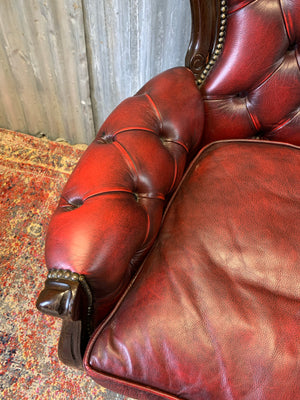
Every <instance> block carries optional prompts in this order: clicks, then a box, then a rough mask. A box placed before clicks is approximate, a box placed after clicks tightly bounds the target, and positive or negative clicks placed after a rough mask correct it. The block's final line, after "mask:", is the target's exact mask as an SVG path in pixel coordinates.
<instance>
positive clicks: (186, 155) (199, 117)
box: [37, 68, 203, 327]
mask: <svg viewBox="0 0 300 400" xmlns="http://www.w3.org/2000/svg"><path fill="white" fill-rule="evenodd" d="M202 127H203V106H202V100H201V95H200V93H199V91H198V89H197V87H196V85H195V82H194V76H193V74H192V73H191V71H190V70H188V69H186V68H174V69H171V70H169V71H166V72H164V73H162V74H160V75H158V76H157V77H155V78H154V79H152V80H151V81H149V82H148V83H147V84H146V85H145V86H144V87H143V88H142V89H141V90H140V91H139V92H138V93H137V94H136V95H135V96H133V97H131V98H128V99H127V100H125V101H123V102H122V103H121V104H120V105H119V106H118V107H117V108H116V109H115V110H114V111H113V112H112V114H111V115H110V116H109V117H108V118H107V120H106V121H105V122H104V124H103V126H102V127H101V128H100V130H99V133H98V135H97V137H96V139H95V140H94V141H93V142H92V144H91V145H90V146H89V147H88V149H87V150H86V152H85V153H84V154H83V156H82V158H81V160H80V162H79V163H78V165H77V167H76V168H75V170H74V172H73V173H72V175H71V177H70V178H69V180H68V182H67V184H66V186H65V188H64V190H63V193H62V196H61V200H60V202H59V205H58V207H57V209H56V211H55V212H54V215H53V217H52V219H51V222H50V225H49V228H48V233H47V238H46V263H47V268H48V269H49V270H50V275H49V277H48V280H47V281H48V283H47V282H46V283H47V284H46V287H45V290H44V292H42V293H41V295H40V299H39V300H38V302H37V306H38V308H39V309H40V310H41V311H43V312H45V313H48V314H51V315H57V316H60V317H62V318H65V319H66V318H69V319H70V318H71V317H70V316H71V315H72V312H71V311H66V310H63V309H64V308H65V307H67V306H68V305H70V304H71V303H72V302H69V303H68V302H61V301H60V299H63V298H64V295H63V293H64V292H63V289H62V292H56V294H55V293H54V291H53V285H52V283H51V282H53V281H54V282H58V281H59V280H60V279H61V278H59V277H58V275H55V273H56V274H59V271H61V270H68V271H70V272H73V273H77V274H79V276H83V277H84V278H85V279H86V282H87V284H88V286H89V288H90V291H91V293H92V303H93V316H92V321H90V323H89V325H90V326H94V327H95V326H97V324H98V323H99V322H100V321H101V320H102V319H103V318H104V317H105V316H106V315H107V314H108V312H109V311H110V310H111V309H112V308H113V306H114V305H115V304H116V302H117V301H118V299H119V298H120V296H121V295H122V293H123V291H124V290H125V288H126V286H127V285H128V282H129V281H130V279H131V278H132V276H133V274H134V273H135V272H136V270H137V268H138V267H139V265H140V264H141V262H142V260H143V259H144V257H145V255H146V254H147V252H148V251H149V249H150V247H151V246H152V244H153V241H154V239H155V237H156V235H157V233H158V230H159V227H160V224H161V220H162V215H163V210H164V208H165V206H166V203H167V200H168V198H169V196H170V195H171V193H172V192H173V191H174V190H175V188H176V187H177V186H178V184H179V182H180V180H181V178H182V175H183V173H184V170H185V168H186V166H187V163H188V160H190V159H191V158H192V156H193V155H194V154H195V152H196V151H197V149H198V148H199V145H200V142H201V135H202ZM55 271H58V272H55ZM54 286H55V285H54ZM62 288H63V286H62ZM71 292H72V290H71V291H70V292H69V294H70V293H71ZM83 292H84V291H83ZM72 293H73V292H72ZM57 296H58V297H57ZM73 296H75V294H74V293H73ZM78 298H79V300H78V301H77V303H78V302H79V306H78V304H77V305H76V307H80V304H81V303H80V302H81V300H80V296H79V297H78ZM73 306H74V307H75V305H74V304H73ZM57 310H59V311H57ZM75 314H76V313H75ZM79 314H80V313H78V312H77V314H76V315H79ZM66 316H68V317H66ZM71 319H72V318H71Z"/></svg>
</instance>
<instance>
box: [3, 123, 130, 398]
mask: <svg viewBox="0 0 300 400" xmlns="http://www.w3.org/2000/svg"><path fill="white" fill-rule="evenodd" d="M84 148H85V146H81V147H80V146H70V145H68V144H63V143H54V142H50V141H48V140H45V139H38V138H35V137H32V136H29V135H24V134H21V133H17V132H12V131H7V130H3V129H0V277H1V279H0V398H1V399H22V400H25V399H28V400H34V399H44V400H46V399H51V400H52V399H56V400H60V399H61V400H65V399H68V400H69V399H74V400H75V399H76V400H81V399H84V400H89V399H90V400H94V399H97V400H113V399H121V400H125V399H128V398H125V397H124V396H121V395H118V394H115V393H112V392H110V391H108V390H106V389H104V388H102V387H100V386H97V385H96V384H95V383H94V382H93V381H92V380H91V379H90V378H88V377H86V376H85V374H84V373H83V372H79V371H77V370H73V369H71V368H68V367H65V366H64V365H63V364H61V363H60V361H59V360H58V357H57V342H58V337H59V332H60V324H61V323H60V321H58V320H56V319H54V318H51V317H47V316H45V315H43V314H41V313H39V312H38V311H37V310H36V308H35V301H36V299H37V296H38V293H39V292H40V290H41V289H42V288H43V282H44V279H45V278H46V269H45V264H44V256H43V254H44V238H45V231H46V228H47V225H48V222H49V218H50V216H51V214H52V212H53V210H54V208H55V206H56V203H57V201H58V197H59V193H60V191H61V189H62V187H63V185H64V183H65V181H66V179H67V178H68V176H69V174H70V172H71V171H72V169H73V168H74V166H75V164H76V163H77V161H78V159H79V158H80V156H81V154H82V152H83V150H84Z"/></svg>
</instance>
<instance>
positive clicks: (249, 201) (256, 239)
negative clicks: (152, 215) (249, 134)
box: [84, 140, 300, 400]
mask: <svg viewBox="0 0 300 400" xmlns="http://www.w3.org/2000/svg"><path fill="white" fill-rule="evenodd" d="M299 150H300V149H299V148H298V147H296V146H292V145H288V144H279V143H273V142H266V141H246V140H244V141H243V140H239V141H224V142H217V143H214V144H212V145H209V146H208V147H206V148H205V149H204V150H203V151H202V152H201V153H200V154H199V155H198V156H197V158H196V159H195V161H194V162H193V163H192V165H191V167H190V168H189V170H188V171H187V173H186V175H185V178H184V180H183V183H182V184H181V186H180V187H179V189H178V190H177V192H176V193H175V196H174V197H173V199H172V201H171V203H170V206H169V209H168V211H167V213H166V217H165V220H164V224H163V228H162V230H161V232H160V235H159V237H158V240H157V241H156V244H155V246H154V247H153V250H152V251H151V253H150V254H149V256H148V257H147V259H146V261H145V262H144V264H143V267H142V269H141V270H140V272H139V274H138V275H137V277H136V279H135V281H134V282H133V283H132V284H131V286H130V287H129V288H128V290H127V292H126V293H125V295H124V297H123V298H122V299H121V301H120V302H119V304H118V306H117V307H116V308H115V310H114V311H113V313H112V314H111V315H110V316H109V318H108V319H107V320H106V321H105V322H104V323H103V324H102V325H101V326H100V327H99V328H98V330H97V331H96V332H95V334H94V336H93V338H92V340H91V342H90V343H89V346H88V348H87V351H86V355H85V360H84V362H85V367H86V369H87V371H88V374H89V375H90V376H92V377H93V378H94V379H95V380H96V381H97V382H98V383H100V384H102V385H104V386H106V387H108V388H111V389H113V390H116V391H119V392H122V393H124V394H126V395H128V396H132V397H136V398H138V399H139V400H142V399H160V398H165V399H191V400H199V399H256V400H257V399H264V400H267V399H275V398H276V399H283V398H284V399H296V398H298V397H297V396H299V393H300V285H299V282H300V262H299V261H300V260H299V253H300V249H299V238H300V224H299V216H300V184H299V176H300V151H299Z"/></svg>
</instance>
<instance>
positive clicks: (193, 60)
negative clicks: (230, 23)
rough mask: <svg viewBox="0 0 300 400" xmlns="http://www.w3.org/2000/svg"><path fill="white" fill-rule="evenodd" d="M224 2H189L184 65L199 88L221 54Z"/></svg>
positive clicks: (196, 0)
mask: <svg viewBox="0 0 300 400" xmlns="http://www.w3.org/2000/svg"><path fill="white" fill-rule="evenodd" d="M226 3H227V2H226V0H190V4H191V13H192V30H191V40H190V44H189V48H188V51H187V54H186V59H185V65H186V67H188V68H189V69H191V70H192V72H193V73H194V75H195V78H196V82H197V84H198V85H199V86H200V85H201V84H202V83H203V81H204V80H205V78H206V76H207V75H208V74H209V72H210V70H211V68H212V67H213V65H214V64H215V63H216V61H217V59H218V57H219V55H220V54H221V52H222V48H223V44H224V39H225V31H226V11H227V4H226Z"/></svg>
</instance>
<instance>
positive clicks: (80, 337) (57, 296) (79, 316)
mask: <svg viewBox="0 0 300 400" xmlns="http://www.w3.org/2000/svg"><path fill="white" fill-rule="evenodd" d="M36 306H37V308H38V310H39V311H41V312H42V313H44V314H47V315H51V316H53V317H57V318H61V319H62V321H63V322H62V330H61V334H60V339H59V345H58V355H59V358H60V360H61V361H62V362H63V363H64V364H67V365H69V366H72V367H75V368H80V369H82V357H83V354H84V350H85V348H86V345H87V342H88V340H89V337H90V335H91V333H92V331H93V327H92V311H93V310H92V308H93V298H92V293H91V291H90V288H89V286H88V283H87V282H86V279H85V277H84V275H79V274H77V273H74V272H71V271H68V270H54V269H53V270H51V271H49V273H48V277H47V279H46V282H45V288H44V289H43V291H42V292H41V293H40V295H39V297H38V300H37V302H36Z"/></svg>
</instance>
